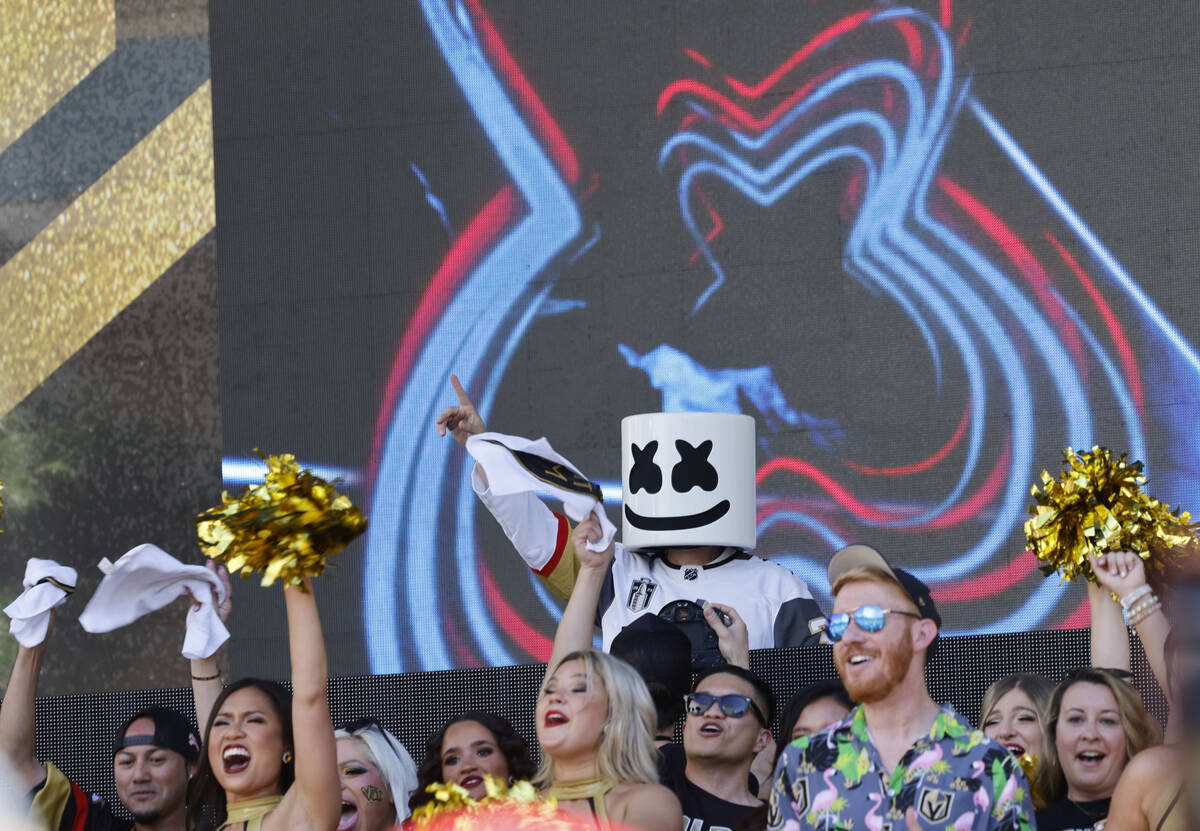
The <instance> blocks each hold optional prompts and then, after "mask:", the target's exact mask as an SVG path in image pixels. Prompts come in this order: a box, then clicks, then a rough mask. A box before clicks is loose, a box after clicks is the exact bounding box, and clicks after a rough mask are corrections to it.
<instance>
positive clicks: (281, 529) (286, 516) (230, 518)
mask: <svg viewBox="0 0 1200 831" xmlns="http://www.w3.org/2000/svg"><path fill="white" fill-rule="evenodd" d="M256 452H257V451H256ZM260 455H261V454H260ZM263 461H264V462H266V464H267V475H266V478H265V480H264V481H263V483H262V484H261V485H247V486H246V488H245V490H243V491H242V495H241V497H239V498H237V499H231V498H230V496H229V494H228V493H222V494H221V504H220V505H218V506H217V507H215V508H210V509H209V510H207V511H205V512H204V513H202V514H200V515H199V516H197V517H196V525H197V533H198V535H199V537H200V548H201V549H202V550H203V551H204V553H205V554H206V555H207V556H209V557H211V558H212V559H214V560H219V561H222V562H224V563H225V565H226V567H227V568H228V569H229V570H230V571H231V572H238V573H240V574H241V575H242V578H243V579H249V577H250V575H251V574H252V573H254V572H262V575H263V577H262V585H264V586H269V585H271V584H272V583H274V582H275V581H276V580H282V581H283V582H284V583H285V584H287V585H292V586H301V587H302V586H303V581H304V578H305V577H317V576H320V575H321V574H322V573H323V572H324V571H325V559H326V558H327V557H331V556H333V555H334V554H337V553H338V552H339V551H341V550H342V549H343V548H345V547H346V546H347V545H348V544H349V543H350V541H351V540H353V539H354V538H355V537H357V536H358V535H359V534H361V533H362V532H363V531H364V530H366V527H367V520H366V518H365V517H364V516H363V515H362V511H360V510H359V509H358V508H356V507H355V506H354V505H353V503H351V502H350V499H349V497H347V496H345V495H344V494H339V493H338V492H337V491H336V489H335V488H334V486H333V485H332V484H330V483H329V482H326V481H325V480H324V479H322V478H320V477H319V476H316V475H314V474H313V472H312V471H310V470H300V466H299V465H297V464H296V458H295V457H294V456H292V455H291V454H290V453H285V454H281V455H279V456H264V457H263Z"/></svg>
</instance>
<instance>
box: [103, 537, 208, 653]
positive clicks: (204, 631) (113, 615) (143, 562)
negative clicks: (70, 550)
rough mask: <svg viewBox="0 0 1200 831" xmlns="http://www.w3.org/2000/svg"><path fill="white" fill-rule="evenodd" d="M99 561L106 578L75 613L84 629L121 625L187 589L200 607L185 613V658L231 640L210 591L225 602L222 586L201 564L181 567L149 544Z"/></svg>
mask: <svg viewBox="0 0 1200 831" xmlns="http://www.w3.org/2000/svg"><path fill="white" fill-rule="evenodd" d="M99 565H100V570H101V571H103V572H104V579H103V580H101V581H100V585H99V586H97V587H96V593H95V594H94V595H92V599H91V600H89V601H88V604H87V608H86V609H84V610H83V614H81V615H80V616H79V624H80V625H81V626H82V627H83V628H84V629H86V630H87V631H89V632H111V631H112V630H114V629H120V628H121V627H122V626H127V625H129V624H130V623H133V622H134V621H135V620H137V619H138V618H140V617H142V616H143V615H146V614H149V613H150V612H154V611H157V610H159V609H161V608H162V607H163V606H166V605H167V604H168V603H170V602H172V601H173V600H175V599H176V598H178V597H179V596H181V595H184V594H187V592H188V590H189V589H190V590H191V593H192V597H193V598H194V599H195V600H196V602H197V603H198V604H199V607H198V608H197V606H192V608H191V609H189V610H188V613H187V634H186V635H185V636H184V639H183V657H185V658H208V657H210V656H211V655H212V654H213V653H214V652H216V651H217V649H219V648H220V646H221V644H223V643H225V641H227V640H229V630H228V629H226V628H225V624H224V623H222V622H221V618H220V616H218V615H217V609H216V606H215V605H214V604H213V599H212V589H216V590H217V602H218V603H221V602H223V601H224V600H225V587H224V586H222V585H221V581H220V579H219V578H218V577H217V575H215V574H213V573H212V572H211V571H209V570H208V569H207V568H205V567H204V566H187V565H184V564H183V563H181V562H179V561H178V560H176V559H175V558H174V557H172V556H171V555H170V554H168V553H167V552H165V551H163V550H162V549H161V548H159V547H158V546H157V545H151V544H149V543H146V544H144V545H139V546H138V547H137V548H133V549H130V550H129V551H127V552H125V554H124V555H122V556H121V559H119V560H117V561H116V562H115V563H112V562H109V560H108V558H107V557H105V558H104V559H103V560H101V561H100V564H99Z"/></svg>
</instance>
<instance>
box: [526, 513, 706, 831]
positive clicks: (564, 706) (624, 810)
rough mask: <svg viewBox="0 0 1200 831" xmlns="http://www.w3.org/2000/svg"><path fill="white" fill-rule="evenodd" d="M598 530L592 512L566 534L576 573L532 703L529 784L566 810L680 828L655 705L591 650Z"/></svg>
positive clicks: (601, 562)
mask: <svg viewBox="0 0 1200 831" xmlns="http://www.w3.org/2000/svg"><path fill="white" fill-rule="evenodd" d="M599 538H600V527H599V523H597V522H596V520H595V519H594V518H590V517H589V518H588V519H586V520H584V521H583V522H581V523H580V524H579V526H578V527H576V529H575V531H574V532H573V534H572V542H573V543H574V545H575V549H576V551H577V552H578V554H579V560H580V571H579V576H578V578H577V579H576V582H575V587H574V589H573V591H572V592H571V598H570V600H569V601H568V602H567V607H566V609H565V610H564V611H563V616H562V620H561V621H560V623H559V626H558V630H557V631H556V633H555V636H554V648H553V650H552V652H551V655H550V661H549V664H548V665H547V671H546V679H545V680H544V681H543V682H542V689H541V695H540V696H539V697H538V702H537V709H536V723H535V726H536V729H537V737H538V743H539V744H540V745H541V749H542V766H541V768H540V769H539V771H538V774H537V777H536V778H535V780H534V783H535V784H536V785H538V786H540V787H541V788H542V790H543V791H544V793H545V794H546V795H547V796H549V797H553V798H554V799H556V800H557V801H558V804H559V806H560V807H561V808H563V810H565V811H567V812H569V813H574V814H583V815H585V816H591V817H593V818H594V820H595V823H596V826H597V827H598V828H601V829H606V828H609V827H611V825H616V826H621V827H629V828H638V829H643V831H678V829H679V827H680V825H681V824H682V822H683V814H682V811H681V809H680V807H679V800H678V799H677V798H676V797H675V794H673V793H672V792H671V791H670V790H669V789H667V788H665V787H663V786H662V785H660V784H658V771H657V768H656V766H655V747H654V726H655V720H656V717H655V711H654V703H653V701H652V699H651V698H650V693H649V692H648V691H647V689H646V684H645V682H644V681H642V679H641V677H640V676H639V675H638V674H637V673H636V672H635V671H634V670H633V668H632V667H630V666H629V665H628V664H626V663H625V662H623V661H620V660H618V659H616V658H613V657H611V656H609V655H606V654H604V653H603V652H597V651H596V650H593V649H579V648H578V647H579V646H581V645H583V644H590V643H591V639H592V628H593V621H594V620H595V609H596V604H597V602H598V599H599V595H600V589H601V586H602V585H603V583H604V578H605V575H606V574H607V573H608V566H609V562H610V560H611V559H612V556H613V548H612V546H609V547H608V549H606V550H605V551H602V552H593V551H590V550H589V549H588V548H587V546H586V543H587V542H588V541H589V540H598V539H599Z"/></svg>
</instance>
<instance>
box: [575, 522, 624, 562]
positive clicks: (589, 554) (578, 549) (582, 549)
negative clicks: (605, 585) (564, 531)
mask: <svg viewBox="0 0 1200 831" xmlns="http://www.w3.org/2000/svg"><path fill="white" fill-rule="evenodd" d="M602 536H603V532H602V531H601V530H600V520H598V519H596V517H595V515H594V514H588V516H587V519H585V520H584V521H583V522H581V523H579V524H578V525H576V526H575V530H574V531H572V532H571V544H572V545H574V546H575V556H576V557H577V558H578V559H579V567H580V570H588V571H608V567H609V566H610V565H611V564H612V560H613V552H614V549H615V543H612V542H610V543H609V544H608V548H606V549H604V550H603V551H592V550H591V549H590V548H588V547H587V544H588V543H589V542H599V541H600V537H602Z"/></svg>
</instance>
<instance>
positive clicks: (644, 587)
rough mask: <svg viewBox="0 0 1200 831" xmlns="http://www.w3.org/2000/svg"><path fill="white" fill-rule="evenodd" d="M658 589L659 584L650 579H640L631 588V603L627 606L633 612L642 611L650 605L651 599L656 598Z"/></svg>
mask: <svg viewBox="0 0 1200 831" xmlns="http://www.w3.org/2000/svg"><path fill="white" fill-rule="evenodd" d="M657 588H658V583H655V582H654V581H653V580H651V579H650V578H649V577H639V578H638V579H636V580H634V581H633V583H632V584H631V585H630V586H629V601H628V602H627V603H626V604H625V605H626V606H628V607H629V611H631V612H640V611H642V609H645V608H646V607H647V606H649V605H650V598H652V597H653V596H654V590H655V589H657Z"/></svg>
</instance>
